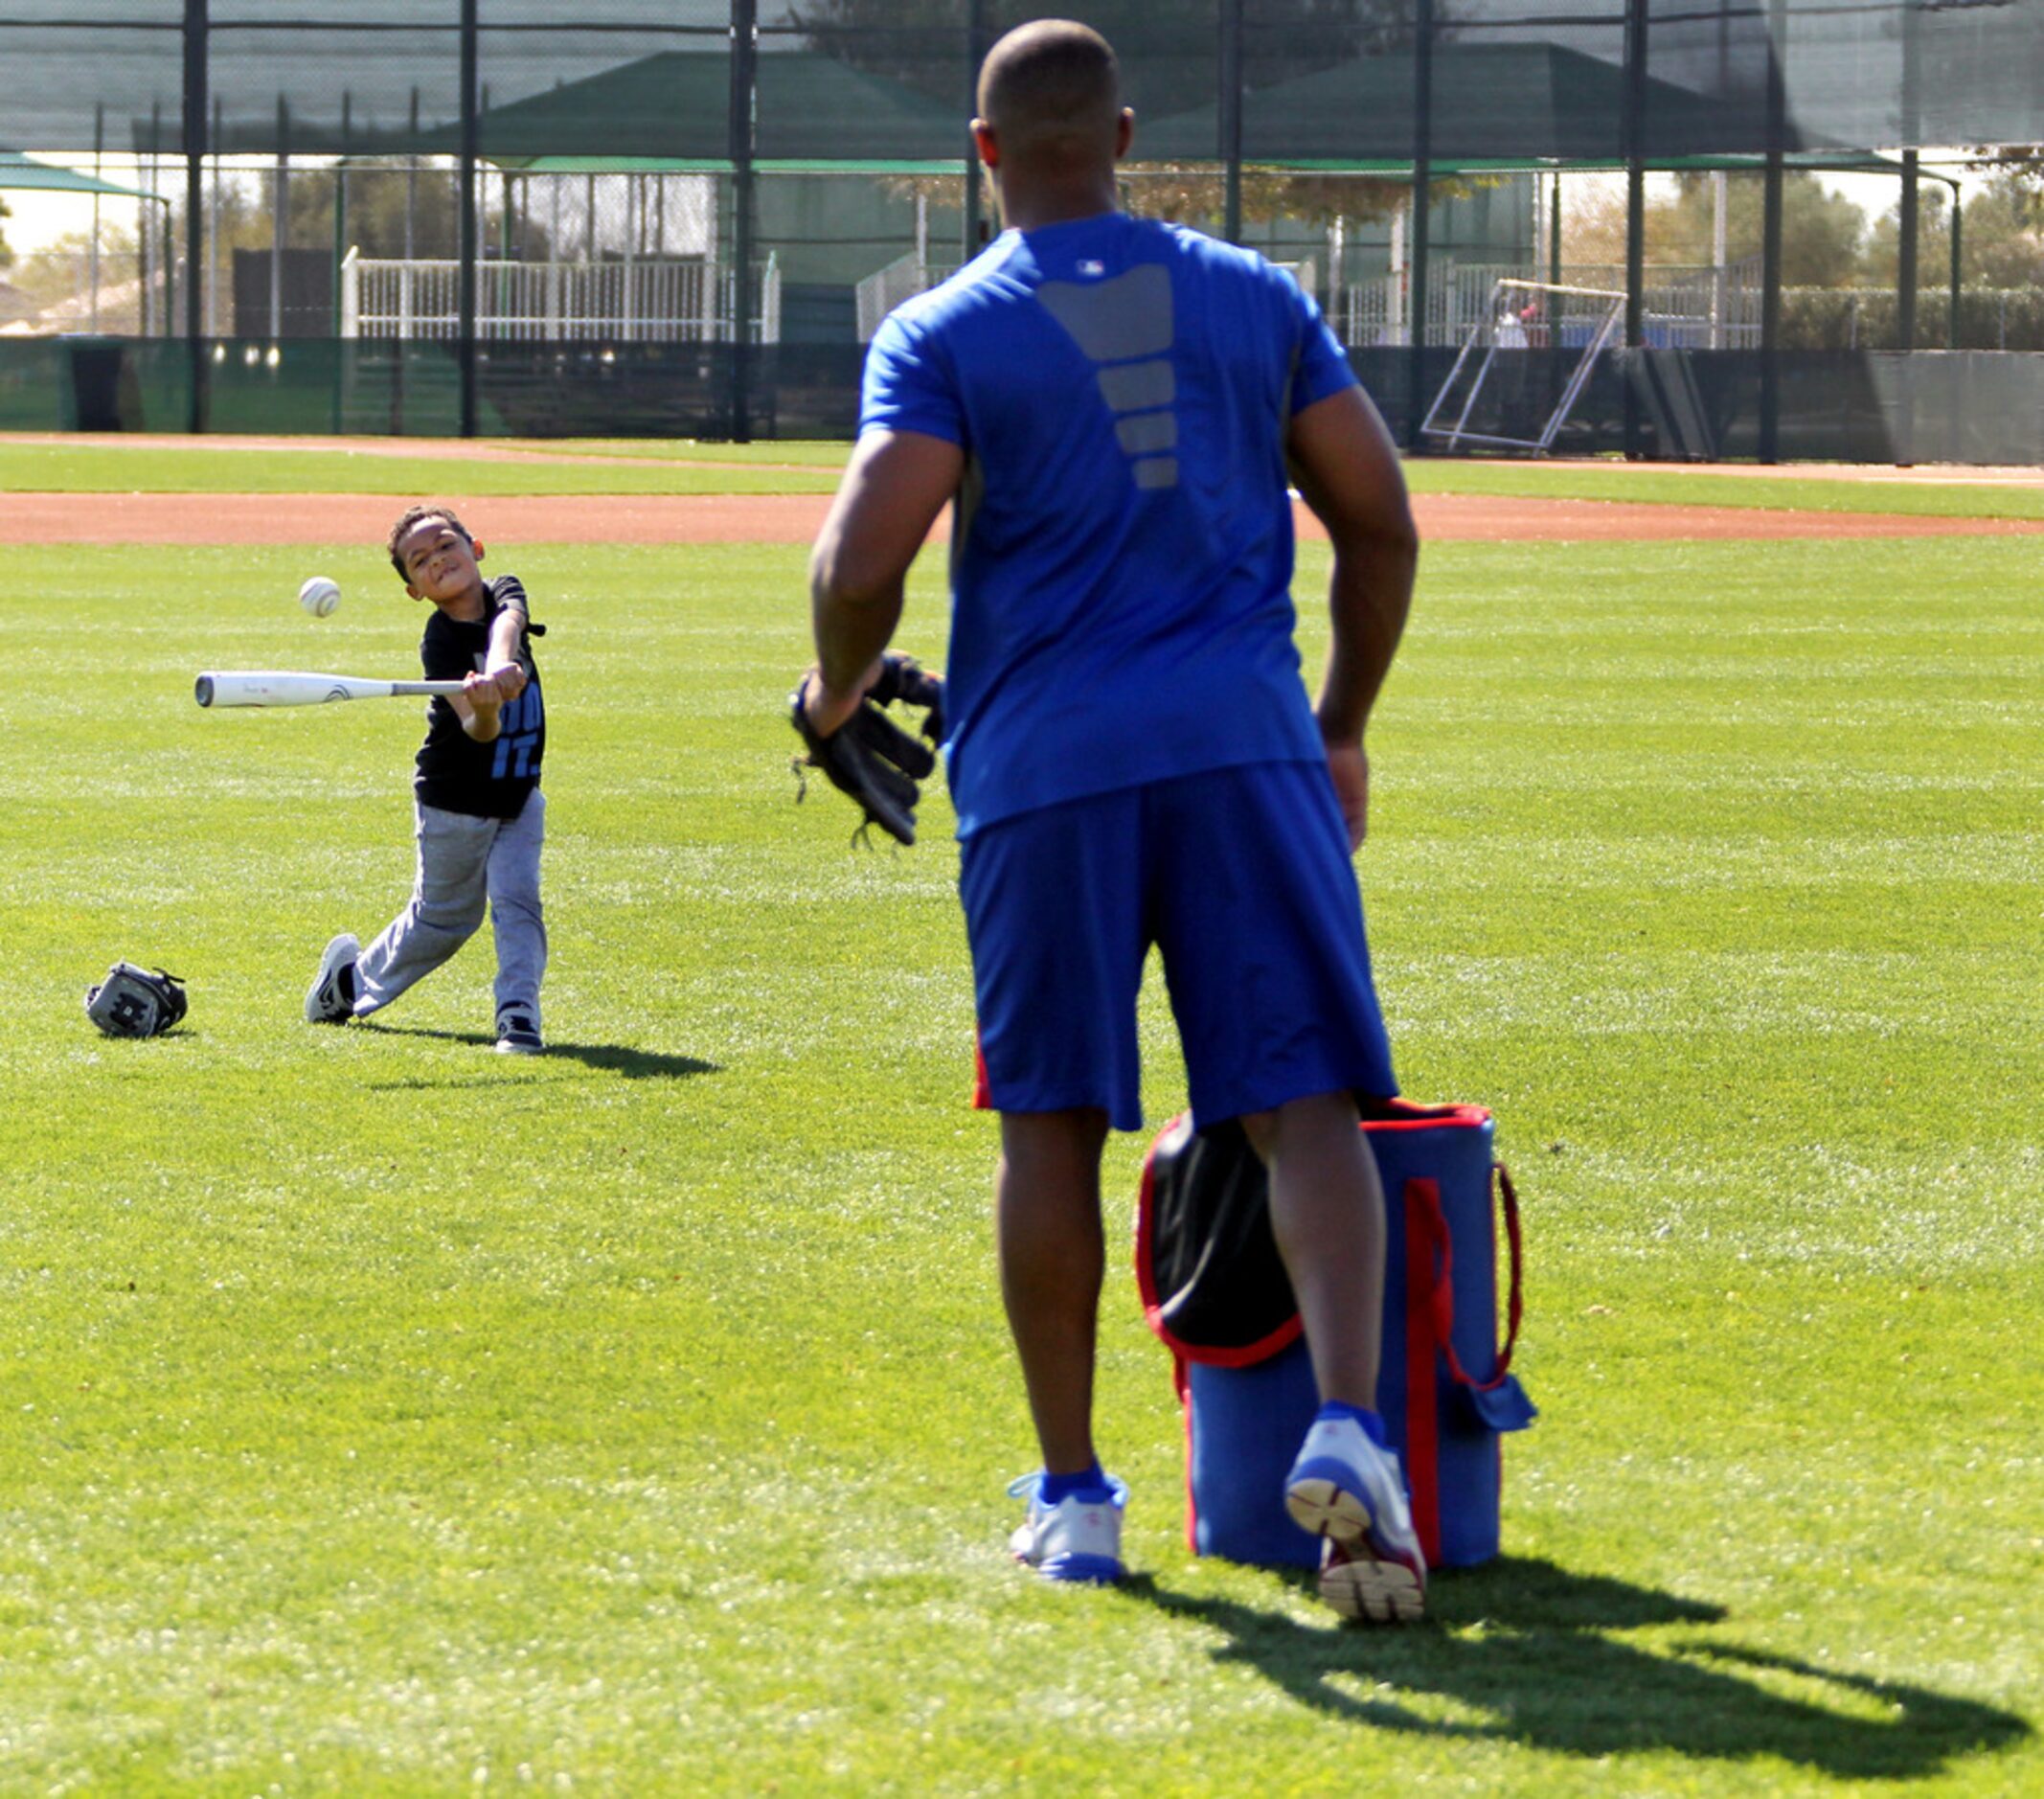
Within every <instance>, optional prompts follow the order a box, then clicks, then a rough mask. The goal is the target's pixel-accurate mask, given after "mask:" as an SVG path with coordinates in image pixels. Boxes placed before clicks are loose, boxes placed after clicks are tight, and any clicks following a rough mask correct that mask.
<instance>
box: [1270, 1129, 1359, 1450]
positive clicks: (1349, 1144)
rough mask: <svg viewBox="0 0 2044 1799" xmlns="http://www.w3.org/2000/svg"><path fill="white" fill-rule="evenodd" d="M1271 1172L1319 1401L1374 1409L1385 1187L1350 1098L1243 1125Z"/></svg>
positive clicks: (1273, 1218)
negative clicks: (1357, 1121) (1358, 1125)
mask: <svg viewBox="0 0 2044 1799" xmlns="http://www.w3.org/2000/svg"><path fill="white" fill-rule="evenodd" d="M1242 1127H1243V1129H1244V1130H1246V1131H1247V1132H1248V1134H1249V1141H1250V1144H1251V1146H1252V1147H1253V1148H1254V1149H1255V1150H1256V1152H1257V1154H1258V1155H1260V1156H1261V1157H1262V1158H1263V1164H1264V1166H1265V1167H1266V1168H1267V1169H1268V1170H1269V1172H1270V1222H1271V1231H1272V1234H1273V1235H1274V1236H1275V1237H1276V1238H1277V1241H1278V1254H1279V1255H1280V1256H1282V1257H1283V1260H1284V1271H1285V1273H1287V1274H1288V1275H1290V1277H1291V1283H1292V1292H1293V1293H1294V1295H1295V1296H1296V1297H1297V1299H1298V1301H1299V1316H1300V1318H1301V1320H1302V1321H1303V1322H1304V1323H1305V1326H1306V1347H1307V1349H1308V1350H1309V1351H1310V1352H1311V1354H1312V1357H1313V1378H1314V1379H1315V1380H1316V1381H1317V1382H1318V1383H1319V1387H1320V1397H1321V1398H1322V1399H1323V1400H1340V1401H1341V1402H1342V1403H1344V1404H1346V1405H1353V1406H1356V1407H1358V1408H1359V1409H1361V1410H1364V1411H1374V1409H1375V1408H1376V1382H1377V1367H1378V1362H1379V1359H1380V1355H1381V1353H1382V1340H1383V1332H1384V1189H1383V1183H1382V1182H1381V1181H1380V1180H1379V1179H1378V1178H1377V1171H1376V1158H1375V1157H1374V1156H1373V1155H1372V1154H1371V1153H1370V1146H1369V1145H1368V1144H1367V1143H1365V1142H1364V1141H1363V1133H1362V1132H1361V1131H1360V1130H1359V1129H1358V1128H1357V1127H1356V1111H1355V1102H1354V1101H1353V1100H1352V1099H1351V1098H1350V1096H1349V1095H1348V1094H1347V1093H1320V1094H1315V1095H1313V1096H1312V1097H1310V1098H1307V1099H1299V1100H1292V1101H1290V1102H1288V1103H1287V1104H1283V1105H1281V1106H1279V1107H1278V1108H1277V1109H1276V1110H1275V1111H1269V1112H1259V1113H1255V1114H1253V1115H1251V1116H1249V1117H1246V1118H1244V1119H1243V1120H1242Z"/></svg>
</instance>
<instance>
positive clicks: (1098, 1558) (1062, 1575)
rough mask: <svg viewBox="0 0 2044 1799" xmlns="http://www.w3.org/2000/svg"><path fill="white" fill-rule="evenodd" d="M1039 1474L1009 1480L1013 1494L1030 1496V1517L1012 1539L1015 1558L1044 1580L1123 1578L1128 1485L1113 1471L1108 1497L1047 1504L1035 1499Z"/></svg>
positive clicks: (1099, 1580) (1011, 1496) (1116, 1579)
mask: <svg viewBox="0 0 2044 1799" xmlns="http://www.w3.org/2000/svg"><path fill="white" fill-rule="evenodd" d="M1040 1478H1041V1477H1040V1476H1039V1475H1036V1474H1024V1475H1023V1476H1022V1477H1021V1478H1020V1479H1018V1480H1014V1481H1011V1482H1010V1483H1009V1487H1008V1496H1009V1497H1010V1498H1011V1499H1020V1498H1022V1497H1023V1496H1024V1495H1025V1494H1026V1495H1027V1496H1028V1498H1029V1521H1028V1522H1027V1523H1025V1524H1023V1525H1021V1526H1020V1527H1019V1528H1018V1529H1017V1530H1016V1531H1015V1534H1014V1535H1013V1536H1012V1537H1010V1538H1009V1539H1008V1547H1009V1550H1010V1552H1011V1554H1012V1555H1013V1556H1014V1559H1015V1560H1017V1561H1020V1562H1023V1563H1025V1564H1026V1565H1028V1566H1030V1567H1032V1568H1034V1569H1035V1570H1036V1572H1037V1573H1038V1574H1040V1575H1041V1576H1042V1577H1043V1578H1044V1579H1045V1580H1046V1581H1091V1582H1095V1583H1104V1582H1109V1581H1119V1580H1120V1579H1121V1578H1122V1572H1123V1570H1122V1514H1123V1512H1124V1511H1125V1510H1126V1509H1127V1505H1128V1487H1127V1484H1126V1483H1125V1482H1124V1481H1119V1480H1116V1479H1114V1478H1113V1477H1112V1476H1109V1478H1108V1481H1107V1492H1106V1495H1105V1497H1099V1496H1095V1497H1092V1498H1087V1497H1083V1496H1079V1497H1074V1498H1069V1499H1062V1500H1059V1501H1058V1503H1057V1504H1056V1505H1054V1506H1045V1505H1043V1504H1041V1503H1040V1502H1039V1501H1038V1500H1037V1498H1036V1483H1037V1481H1038V1480H1039V1479H1040Z"/></svg>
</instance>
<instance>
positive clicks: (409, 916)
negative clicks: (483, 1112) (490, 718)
mask: <svg viewBox="0 0 2044 1799" xmlns="http://www.w3.org/2000/svg"><path fill="white" fill-rule="evenodd" d="M413 804H414V806H415V808H416V809H417V811H418V814H419V874H418V877H417V879H416V881H415V882H414V885H413V888H412V899H411V902H410V903H409V904H408V905H407V906H406V907H405V908H404V910H403V911H402V912H400V913H398V915H397V917H396V918H394V919H393V920H392V921H391V922H389V923H388V924H386V925H385V926H384V927H383V932H382V935H381V936H379V937H378V938H377V939H376V941H375V943H373V944H371V945H370V946H369V947H368V948H367V949H365V950H363V952H362V956H361V960H360V961H358V962H357V963H356V964H355V980H356V982H357V983H358V990H357V993H356V998H355V1003H354V1015H355V1016H356V1017H357V1018H366V1017H368V1016H369V1014H370V1013H373V1012H377V1011H380V1010H381V1009H382V1008H383V1007H385V1006H388V1005H389V1004H390V1003H391V1001H392V1000H394V999H396V998H397V995H398V994H399V993H401V992H403V991H404V990H405V989H406V988H408V987H410V986H411V985H412V983H413V982H415V981H417V980H419V979H420V978H421V977H422V976H425V975H428V974H431V973H432V972H433V970H434V969H435V968H439V967H440V965H441V964H442V963H443V962H444V961H446V960H447V958H448V957H449V956H451V955H453V954H454V952H455V951H456V950H457V949H459V948H460V947H461V946H462V945H464V944H466V942H467V941H468V940H469V938H471V937H473V936H474V935H475V933H476V930H477V928H478V927H479V926H480V925H481V924H482V922H483V907H484V902H485V901H486V900H487V901H488V906H489V922H490V927H491V929H492V930H493V931H494V933H495V935H496V940H497V1011H498V1013H503V1012H504V1010H505V1009H506V1008H507V1007H510V1006H515V1007H517V1008H518V1009H519V1010H521V1011H525V1012H530V1013H532V1017H533V1025H534V1029H537V1028H538V1024H539V982H540V977H541V976H542V975H544V974H545V973H546V968H547V926H546V920H545V918H544V917H543V916H542V914H541V912H540V907H539V847H540V844H541V842H542V841H543V840H544V838H545V836H546V812H547V803H546V796H545V795H544V794H543V793H541V792H540V790H539V789H538V788H537V787H534V789H533V792H532V797H531V798H529V799H528V800H527V801H526V803H525V809H524V810H523V811H521V812H520V813H519V814H518V816H517V817H516V818H509V819H505V818H470V817H469V816H468V815H467V814H466V813H465V812H443V811H442V810H441V809H440V808H439V807H437V806H424V805H420V804H419V803H418V802H417V801H415V802H414V803H413Z"/></svg>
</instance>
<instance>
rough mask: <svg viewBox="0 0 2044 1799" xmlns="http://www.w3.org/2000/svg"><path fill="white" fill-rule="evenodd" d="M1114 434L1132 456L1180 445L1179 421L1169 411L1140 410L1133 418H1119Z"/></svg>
mask: <svg viewBox="0 0 2044 1799" xmlns="http://www.w3.org/2000/svg"><path fill="white" fill-rule="evenodd" d="M1114 434H1115V436H1116V437H1118V438H1120V439H1121V440H1122V447H1123V448H1124V450H1126V451H1127V452H1128V453H1129V455H1131V456H1147V455H1148V454H1149V453H1150V452H1151V451H1153V450H1168V449H1176V448H1177V447H1178V421H1177V420H1176V419H1174V418H1173V417H1172V416H1171V415H1170V413H1168V412H1139V413H1137V414H1136V416H1135V417H1134V418H1132V419H1117V420H1116V421H1114Z"/></svg>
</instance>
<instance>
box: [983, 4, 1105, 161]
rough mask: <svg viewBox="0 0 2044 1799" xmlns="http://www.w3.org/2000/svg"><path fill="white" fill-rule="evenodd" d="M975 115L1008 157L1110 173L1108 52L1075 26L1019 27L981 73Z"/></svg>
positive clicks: (1100, 40)
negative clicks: (1101, 167)
mask: <svg viewBox="0 0 2044 1799" xmlns="http://www.w3.org/2000/svg"><path fill="white" fill-rule="evenodd" d="M979 111H980V117H981V118H982V119H984V120H985V121H986V122H987V123H988V125H991V126H992V127H993V129H994V132H995V134H996V135H997V136H998V137H999V139H1000V142H1001V147H1002V148H1003V150H1004V151H1005V152H1006V154H1007V155H1008V156H1010V157H1013V158H1019V159H1023V160H1028V161H1036V160H1038V159H1039V158H1040V159H1043V160H1047V161H1056V162H1090V161H1092V160H1094V159H1095V158H1101V159H1104V160H1105V162H1106V163H1108V164H1109V165H1110V166H1111V164H1112V163H1113V160H1114V146H1115V131H1116V127H1117V125H1119V123H1120V120H1121V116H1122V84H1121V72H1120V69H1119V66H1118V65H1117V64H1116V62H1115V58H1114V49H1113V47H1112V46H1111V45H1110V44H1109V43H1108V42H1107V40H1106V39H1105V38H1104V37H1102V36H1101V34H1100V33H1098V32H1097V31H1095V30H1093V29H1092V27H1091V26H1087V25H1080V24H1079V22H1078V21H1077V20H1074V19H1037V20H1036V21H1034V22H1033V24H1029V25H1019V26H1017V27H1016V28H1015V29H1014V30H1013V31H1011V32H1010V33H1009V34H1008V35H1007V36H1006V37H1004V38H1002V39H1001V41H1000V42H999V43H997V44H995V45H994V47H993V48H992V49H991V50H989V51H988V53H987V60H986V61H985V62H984V63H982V64H981V65H980V84H979Z"/></svg>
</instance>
